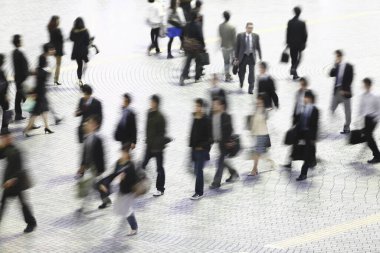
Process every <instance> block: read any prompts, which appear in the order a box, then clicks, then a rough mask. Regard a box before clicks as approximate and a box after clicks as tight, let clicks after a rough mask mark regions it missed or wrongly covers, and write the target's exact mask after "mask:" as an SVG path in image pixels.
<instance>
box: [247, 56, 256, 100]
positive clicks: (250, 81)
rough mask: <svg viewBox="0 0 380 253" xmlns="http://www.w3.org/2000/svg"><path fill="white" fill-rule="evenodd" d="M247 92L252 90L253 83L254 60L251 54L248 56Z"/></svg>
mask: <svg viewBox="0 0 380 253" xmlns="http://www.w3.org/2000/svg"><path fill="white" fill-rule="evenodd" d="M248 69H249V74H248V84H249V86H248V92H251V93H252V92H253V88H254V84H255V61H254V59H253V56H250V57H249V58H248Z"/></svg>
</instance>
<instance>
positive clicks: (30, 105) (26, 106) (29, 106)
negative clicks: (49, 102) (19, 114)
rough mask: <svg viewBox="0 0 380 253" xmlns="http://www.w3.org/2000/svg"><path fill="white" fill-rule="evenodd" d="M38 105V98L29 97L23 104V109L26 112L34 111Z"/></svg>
mask: <svg viewBox="0 0 380 253" xmlns="http://www.w3.org/2000/svg"><path fill="white" fill-rule="evenodd" d="M35 106H36V100H35V99H33V98H32V97H28V98H27V99H26V100H25V102H24V103H23V104H22V110H23V111H26V112H33V110H34V107H35Z"/></svg>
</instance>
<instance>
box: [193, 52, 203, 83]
mask: <svg viewBox="0 0 380 253" xmlns="http://www.w3.org/2000/svg"><path fill="white" fill-rule="evenodd" d="M202 70H203V65H202V64H201V62H200V61H199V59H198V56H195V80H199V78H201V75H202Z"/></svg>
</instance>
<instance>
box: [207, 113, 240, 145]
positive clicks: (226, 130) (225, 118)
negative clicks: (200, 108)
mask: <svg viewBox="0 0 380 253" xmlns="http://www.w3.org/2000/svg"><path fill="white" fill-rule="evenodd" d="M221 117H222V118H221V121H220V127H221V128H222V131H221V134H222V139H221V141H220V144H221V147H222V148H224V145H225V144H226V143H227V142H228V141H230V139H231V136H232V133H233V131H234V130H233V126H232V118H231V115H229V114H228V113H226V112H223V113H222V115H221ZM213 124H214V123H213V116H211V137H212V139H213V138H214V135H213V127H212V126H213ZM214 141H215V140H213V142H214Z"/></svg>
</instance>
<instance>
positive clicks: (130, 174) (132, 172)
mask: <svg viewBox="0 0 380 253" xmlns="http://www.w3.org/2000/svg"><path fill="white" fill-rule="evenodd" d="M123 172H124V173H125V177H124V178H123V179H122V180H120V185H119V186H120V188H119V190H120V193H123V194H128V193H131V192H132V191H133V186H135V185H136V184H137V183H138V182H139V178H138V176H137V173H136V168H135V165H134V163H133V162H128V164H127V166H126V167H125V169H124V170H123Z"/></svg>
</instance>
